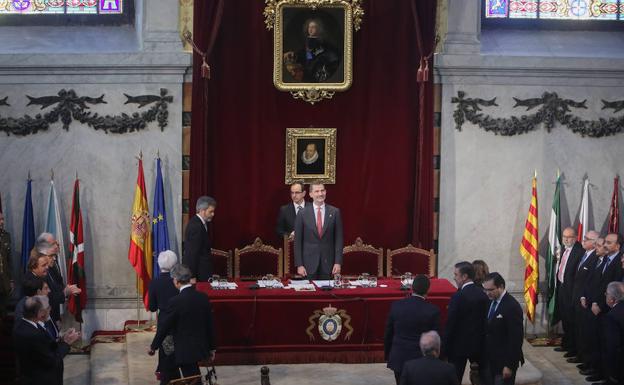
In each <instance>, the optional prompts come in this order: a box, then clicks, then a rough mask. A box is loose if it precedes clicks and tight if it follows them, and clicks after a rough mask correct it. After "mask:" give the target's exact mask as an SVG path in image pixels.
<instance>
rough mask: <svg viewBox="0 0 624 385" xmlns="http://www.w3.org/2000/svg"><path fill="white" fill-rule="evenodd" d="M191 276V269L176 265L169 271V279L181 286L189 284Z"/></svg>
mask: <svg viewBox="0 0 624 385" xmlns="http://www.w3.org/2000/svg"><path fill="white" fill-rule="evenodd" d="M192 277H193V274H192V273H191V269H189V268H188V267H187V266H186V265H183V264H181V263H180V264H178V265H175V266H174V267H173V269H171V278H173V279H175V280H176V281H178V283H181V284H183V285H184V284H187V283H189V282H191V278H192Z"/></svg>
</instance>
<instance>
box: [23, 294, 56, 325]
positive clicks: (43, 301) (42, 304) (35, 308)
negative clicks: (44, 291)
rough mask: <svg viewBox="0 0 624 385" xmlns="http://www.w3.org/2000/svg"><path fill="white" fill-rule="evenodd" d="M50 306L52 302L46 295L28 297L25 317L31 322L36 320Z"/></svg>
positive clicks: (25, 305) (25, 304)
mask: <svg viewBox="0 0 624 385" xmlns="http://www.w3.org/2000/svg"><path fill="white" fill-rule="evenodd" d="M49 306H50V301H49V300H48V297H47V296H45V295H35V296H32V297H26V301H24V311H23V313H22V314H23V317H24V318H26V319H29V320H34V319H36V318H37V317H38V316H39V312H40V311H41V310H44V309H47V308H48V307H49Z"/></svg>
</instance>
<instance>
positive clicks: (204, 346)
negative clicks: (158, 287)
mask: <svg viewBox="0 0 624 385" xmlns="http://www.w3.org/2000/svg"><path fill="white" fill-rule="evenodd" d="M169 334H171V335H173V344H174V350H175V353H174V354H175V358H176V363H177V364H179V365H185V364H195V363H196V362H197V361H200V360H203V359H206V358H208V356H209V353H210V351H211V350H215V346H216V344H215V337H214V331H213V322H212V308H211V306H210V300H208V296H207V295H205V294H204V293H201V292H198V291H196V290H195V287H193V286H189V287H187V288H186V289H184V290H182V291H181V292H180V294H178V295H177V296H174V297H172V298H171V299H170V300H169V304H168V305H167V310H166V311H165V312H164V314H163V317H162V321H161V325H160V327H158V329H157V331H156V336H154V340H153V341H152V345H151V349H152V350H156V349H158V348H159V347H160V345H161V343H162V341H163V339H164V338H165V337H166V336H167V335H169Z"/></svg>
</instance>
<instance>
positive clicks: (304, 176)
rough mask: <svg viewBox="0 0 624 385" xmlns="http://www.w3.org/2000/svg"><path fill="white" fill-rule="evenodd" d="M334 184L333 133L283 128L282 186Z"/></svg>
mask: <svg viewBox="0 0 624 385" xmlns="http://www.w3.org/2000/svg"><path fill="white" fill-rule="evenodd" d="M294 181H303V182H305V183H307V182H310V181H319V182H322V183H327V184H334V183H336V129H335V128H287V129H286V177H285V180H284V183H286V184H291V183H293V182H294Z"/></svg>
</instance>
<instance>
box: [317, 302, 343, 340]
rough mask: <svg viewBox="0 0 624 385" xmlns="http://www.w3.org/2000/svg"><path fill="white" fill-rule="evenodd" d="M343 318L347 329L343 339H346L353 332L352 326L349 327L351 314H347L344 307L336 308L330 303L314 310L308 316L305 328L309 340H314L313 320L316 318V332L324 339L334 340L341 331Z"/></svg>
mask: <svg viewBox="0 0 624 385" xmlns="http://www.w3.org/2000/svg"><path fill="white" fill-rule="evenodd" d="M343 318H344V327H345V329H347V333H346V334H345V336H344V340H345V341H347V340H349V338H351V334H353V328H352V327H351V316H350V315H349V314H347V311H346V310H344V309H340V310H338V309H336V308H335V307H332V305H331V304H330V305H329V306H327V307H324V308H323V311H321V310H314V313H313V314H312V315H311V316H310V318H308V321H309V322H310V326H308V328H307V329H306V334H307V335H308V337H310V341H314V334H312V330H313V329H314V321H315V320H316V319H318V332H319V334H320V335H321V337H322V338H323V339H324V340H325V341H329V342H331V341H335V340H336V339H338V337H339V336H340V333H341V332H342V326H343V323H342V320H343Z"/></svg>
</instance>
